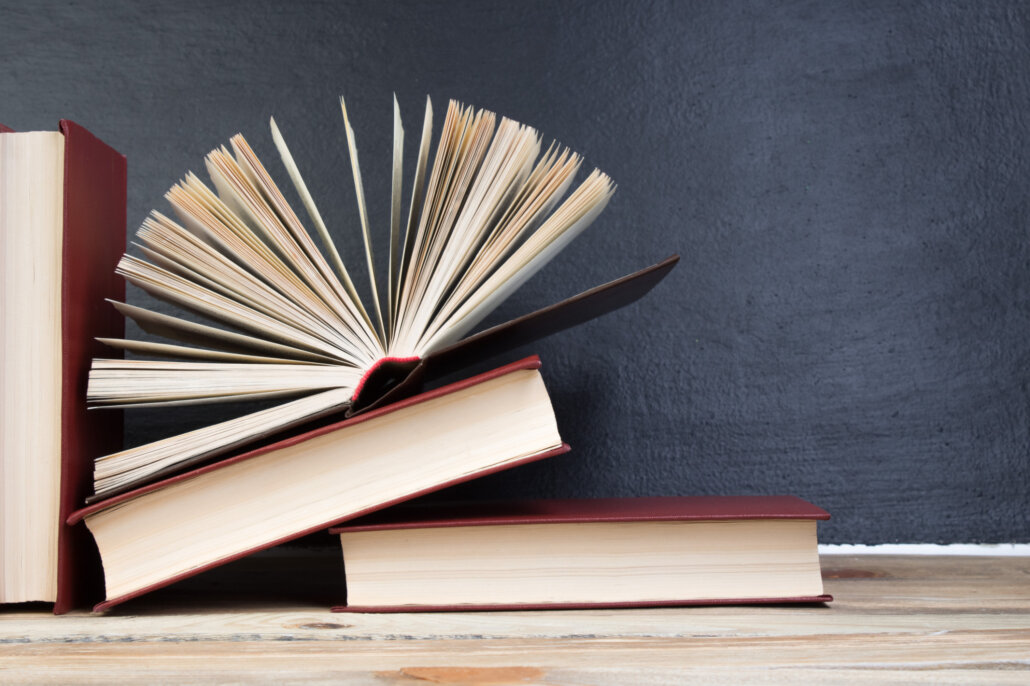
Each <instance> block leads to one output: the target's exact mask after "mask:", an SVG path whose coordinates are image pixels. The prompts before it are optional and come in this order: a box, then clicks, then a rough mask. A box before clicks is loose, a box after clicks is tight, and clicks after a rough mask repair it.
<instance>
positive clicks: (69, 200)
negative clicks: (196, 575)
mask: <svg viewBox="0 0 1030 686" xmlns="http://www.w3.org/2000/svg"><path fill="white" fill-rule="evenodd" d="M59 130H60V134H62V135H63V145H57V146H56V147H53V148H52V149H53V150H55V151H56V154H57V158H56V159H57V160H58V161H59V160H61V156H62V155H63V163H61V167H62V168H61V171H59V172H58V175H57V177H58V178H57V183H58V185H59V189H60V190H59V191H58V192H59V194H60V196H61V197H62V202H61V205H60V207H61V209H60V213H61V214H60V215H59V219H58V221H59V222H60V223H62V224H63V225H62V227H61V230H60V238H59V239H58V241H57V242H55V243H53V244H52V247H53V251H54V253H55V254H48V255H35V256H34V257H33V256H28V255H22V256H21V257H17V258H15V257H12V259H18V260H20V261H22V262H23V263H24V261H25V260H34V259H38V260H40V261H41V262H40V264H43V263H45V262H46V261H48V260H56V262H55V264H57V263H59V265H60V268H59V269H60V285H59V288H60V292H59V298H60V306H59V309H60V315H59V317H60V327H59V329H57V330H56V331H58V332H59V333H58V334H57V335H59V338H60V347H59V353H58V354H57V356H59V358H60V360H59V362H58V361H57V360H56V359H55V360H54V362H53V364H55V365H56V364H59V365H60V377H59V381H58V386H59V388H60V409H59V419H57V420H56V421H55V424H59V425H55V426H44V425H42V424H39V425H35V426H33V428H32V431H38V432H50V434H51V435H59V436H60V439H59V447H58V452H59V453H60V454H59V457H57V456H55V458H54V460H55V462H56V461H57V460H59V461H60V490H59V496H58V500H59V512H55V513H54V518H53V526H55V527H57V540H56V545H57V567H56V576H57V578H56V585H55V588H54V590H55V594H54V596H53V597H52V598H37V599H38V600H53V601H54V612H55V613H59V614H60V613H63V612H67V611H68V610H70V609H72V608H73V607H77V606H79V605H82V604H84V603H87V602H89V601H90V600H91V599H93V598H96V597H99V589H100V574H99V561H98V560H97V554H96V549H95V547H94V546H93V544H92V541H90V539H89V536H85V535H84V532H83V531H81V530H80V529H75V528H72V527H69V526H67V525H65V524H64V521H65V519H66V518H67V516H68V515H69V514H70V513H71V512H72V511H73V510H74V509H75V508H76V507H78V506H79V505H80V504H81V502H82V500H83V498H85V497H86V496H87V495H88V494H89V493H90V492H92V470H93V460H94V458H96V457H97V456H99V455H103V454H105V453H108V452H111V451H113V450H118V449H119V448H120V447H121V444H122V416H121V413H120V412H111V413H92V412H90V413H87V411H86V403H85V398H86V381H87V375H88V370H89V367H90V361H91V359H92V358H93V357H94V356H96V355H100V354H102V353H103V352H104V351H105V350H106V347H105V346H103V345H101V344H99V343H97V342H96V341H95V339H96V338H97V337H119V336H121V335H122V334H123V331H124V322H123V320H122V318H121V317H120V316H119V315H118V313H117V312H112V311H111V308H109V307H107V306H106V304H105V303H104V299H105V298H114V299H119V300H120V299H124V294H125V284H124V282H123V281H122V279H120V278H119V277H117V276H116V275H115V274H114V273H113V269H114V267H115V265H116V264H117V263H118V260H119V258H120V257H121V254H122V253H123V252H124V251H125V201H126V161H125V157H124V156H123V155H121V154H119V153H118V152H117V151H115V150H114V149H112V148H111V147H109V146H108V145H106V144H104V143H103V142H102V141H100V140H99V139H98V138H96V137H95V136H93V135H92V134H91V133H90V132H89V131H87V130H86V129H85V128H83V127H81V126H79V125H78V124H76V123H74V122H72V121H68V120H62V121H61V122H60V127H59ZM0 131H3V132H4V135H5V136H7V135H10V136H12V138H11V139H9V140H10V141H11V143H12V145H11V147H8V148H7V150H8V152H10V153H11V155H10V156H7V155H6V154H5V167H4V169H3V174H4V175H5V176H6V177H7V179H8V181H10V180H11V179H12V178H13V177H12V176H9V175H20V174H23V173H25V171H26V169H24V168H19V167H20V166H21V167H24V162H25V157H24V155H25V151H27V150H31V149H32V148H28V147H22V146H21V145H20V144H18V143H15V142H14V141H15V138H18V137H21V136H23V135H24V136H34V135H37V134H18V133H14V132H13V131H12V130H11V129H9V128H7V127H0ZM18 140H26V139H20V138H18ZM40 150H43V148H40ZM30 161H31V160H30ZM36 162H39V160H36ZM8 165H10V166H8ZM5 187H6V188H15V187H16V186H14V185H8V184H6V183H5ZM17 195H18V196H19V197H16V198H5V199H4V202H5V203H9V206H8V207H6V208H5V209H4V212H5V213H6V215H5V216H6V217H7V219H8V221H11V222H12V223H11V224H10V225H6V223H5V226H4V227H3V230H4V232H5V241H21V240H23V239H21V238H18V236H19V235H24V234H19V233H18V232H24V231H25V230H26V229H28V228H30V227H28V226H27V225H26V224H24V223H23V220H24V217H25V216H27V215H25V214H20V213H19V212H20V211H19V210H18V207H19V206H20V207H22V208H23V209H24V210H25V211H26V212H27V211H29V210H28V205H30V204H32V203H38V202H41V201H40V199H39V198H38V197H36V196H35V195H34V194H32V193H29V194H21V193H17ZM12 211H13V212H14V213H13V214H12ZM60 217H63V219H60ZM31 229H32V231H33V232H38V231H40V230H41V227H40V226H38V225H33V226H32V227H31ZM7 245H8V244H7V243H5V251H6V250H7V248H6V246H7ZM47 250H48V251H49V249H47ZM12 273H13V270H8V272H7V274H8V275H7V278H6V280H5V283H4V288H5V289H11V292H13V293H15V294H19V293H24V291H23V290H22V289H41V288H44V287H45V285H44V286H41V285H40V284H39V283H38V281H35V280H34V279H37V278H40V275H41V274H42V271H41V270H37V271H35V272H34V273H33V274H32V277H31V278H30V279H29V280H28V281H27V282H24V283H16V282H13V281H12V280H11V279H12V277H11V274H12ZM54 287H55V288H56V287H57V284H54ZM57 295H58V294H57V292H56V291H55V292H54V296H55V297H56V296H57ZM15 297H20V295H16V296H15ZM5 302H6V300H5ZM20 316H21V315H20V314H19V313H17V312H15V311H13V309H8V311H7V313H6V314H5V316H4V321H3V328H4V341H3V344H4V346H5V350H6V351H7V352H8V353H11V351H12V350H14V349H15V347H16V346H15V344H14V343H12V342H11V341H10V340H9V337H11V336H17V335H19V334H18V332H19V331H22V332H23V333H24V329H23V328H22V326H21V325H20V324H19V322H18V321H17V319H18V318H19V317H20ZM44 316H46V317H48V318H52V315H51V314H50V313H46V314H45V315H44ZM26 326H30V327H31V326H33V324H31V323H26ZM25 340H27V339H25ZM38 343H39V345H40V347H39V348H37V350H42V349H43V346H45V345H48V344H46V342H45V341H39V342H38ZM24 345H25V342H24V340H23V341H22V347H23V348H24ZM29 345H33V344H32V343H29ZM47 349H49V347H48V348H47ZM55 350H56V348H55ZM40 354H43V353H40ZM18 364H21V363H18ZM46 364H51V363H49V362H47V363H46ZM9 391H10V392H12V393H14V394H15V395H14V396H13V397H14V398H16V397H18V394H20V393H21V392H22V391H19V390H18V388H17V387H16V386H13V385H12V386H5V397H4V398H3V399H2V402H4V403H8V402H17V401H16V400H14V399H13V398H12V397H7V393H8V392H9ZM5 431H9V430H5ZM8 447H9V449H10V450H11V452H12V455H5V456H4V459H5V461H6V460H7V459H8V458H10V459H14V460H17V459H18V457H17V453H18V452H19V451H18V450H17V447H16V446H8ZM33 458H34V459H39V458H40V456H39V455H33ZM26 488H32V485H31V484H26ZM58 515H59V516H58ZM6 552H8V553H10V550H8V551H6Z"/></svg>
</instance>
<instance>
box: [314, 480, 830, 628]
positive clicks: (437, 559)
mask: <svg viewBox="0 0 1030 686" xmlns="http://www.w3.org/2000/svg"><path fill="white" fill-rule="evenodd" d="M824 519H829V514H827V513H826V512H825V511H824V510H822V509H820V508H818V507H816V506H814V505H812V504H810V503H807V502H805V501H804V500H801V499H800V498H795V497H793V496H736V497H667V498H611V499H596V500H536V501H521V502H512V503H486V504H484V503H477V504H468V505H465V506H458V507H451V508H440V507H431V506H420V507H418V508H414V507H411V508H404V507H401V508H394V509H391V510H387V511H384V512H381V513H377V514H375V515H372V516H370V517H367V518H363V519H360V520H357V521H353V522H351V523H349V524H347V525H344V526H340V527H335V528H332V529H330V533H334V534H339V535H340V544H341V546H342V548H343V560H344V568H345V574H346V581H347V603H346V605H341V606H337V607H333V608H332V609H333V611H335V612H443V611H470V610H537V609H576V608H618V607H662V606H680V605H712V604H750V603H823V602H828V601H830V600H832V598H831V597H830V596H828V595H825V594H824V593H823V583H822V577H821V574H820V569H819V554H818V548H817V539H816V523H817V522H818V521H819V520H824Z"/></svg>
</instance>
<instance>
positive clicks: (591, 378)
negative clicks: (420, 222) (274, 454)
mask: <svg viewBox="0 0 1030 686" xmlns="http://www.w3.org/2000/svg"><path fill="white" fill-rule="evenodd" d="M1027 7H1028V6H1027V5H1026V4H1025V3H1020V2H995V1H981V2H969V3H962V4H959V3H943V2H926V3H912V2H850V3H844V2H838V3H833V2H786V3H779V4H778V5H777V4H776V3H753V4H752V3H738V2H723V1H716V2H698V3H688V2H586V1H584V2H550V1H541V2H474V1H469V2H452V3H435V2H383V3H378V2H292V3H281V2H274V1H263V2H250V3H226V2H194V1H192V0H189V1H187V0H180V1H179V2H175V3H149V4H148V3H135V2H133V3H115V2H105V3H51V4H47V5H44V4H43V3H38V2H8V1H4V2H0V65H2V66H0V102H2V107H0V121H4V122H5V123H7V124H9V125H11V126H13V127H15V128H17V129H31V128H42V127H50V126H53V125H55V124H56V121H57V119H58V118H59V117H69V118H73V119H75V120H77V121H79V122H80V123H82V124H84V125H86V126H87V127H89V128H90V129H92V130H93V131H94V132H95V133H97V134H98V135H99V136H101V137H102V138H104V139H105V140H107V141H108V142H110V143H111V144H113V145H114V146H115V147H117V148H118V149H120V150H121V151H123V152H124V153H125V154H127V155H128V158H129V169H130V174H129V223H130V227H129V228H130V229H131V230H135V228H136V227H137V226H138V224H139V222H140V221H141V220H142V219H143V217H144V216H145V215H146V213H147V211H148V210H149V209H150V208H152V207H159V208H160V207H164V204H163V201H162V199H161V198H162V194H163V193H164V191H165V190H166V189H167V188H168V187H169V186H170V185H171V184H172V183H173V182H174V181H175V180H177V179H178V178H179V177H180V176H181V175H182V174H183V173H184V172H185V171H186V170H187V169H196V170H200V169H202V164H201V160H202V157H203V155H204V154H205V153H206V152H207V151H208V150H210V149H211V148H212V147H214V146H216V145H219V144H222V143H224V142H225V141H227V139H228V137H229V136H230V135H231V134H233V133H235V132H237V131H242V132H244V133H245V134H247V136H248V138H249V139H250V140H251V141H252V142H253V143H254V144H255V147H256V148H257V149H258V151H259V153H264V156H265V158H266V162H267V163H268V164H269V166H270V168H271V169H272V170H273V174H277V175H279V176H282V174H281V172H280V168H279V165H278V162H277V161H276V158H275V156H274V155H273V154H272V148H271V145H270V142H269V138H268V134H267V120H268V117H269V116H270V115H274V116H275V117H276V119H277V121H278V122H279V123H280V125H281V126H282V128H283V130H284V133H285V135H286V136H287V138H288V140H289V141H290V142H291V145H292V147H293V148H294V151H295V154H296V155H297V157H298V159H299V161H300V163H301V166H302V168H303V169H305V170H306V173H307V176H308V179H309V181H310V182H311V185H312V188H313V191H314V194H315V196H316V198H318V199H319V201H320V204H321V208H322V210H323V213H324V214H325V215H326V216H327V217H328V218H329V220H330V223H331V224H332V225H333V226H334V227H335V228H336V229H337V230H338V235H339V240H340V242H341V243H343V244H344V245H345V247H346V249H347V250H349V252H350V253H351V255H354V256H356V255H358V254H359V253H356V252H355V251H357V250H358V249H359V245H360V244H359V230H358V228H357V223H356V216H357V215H356V212H355V205H354V199H353V191H352V185H351V178H350V174H349V171H348V169H347V167H346V158H345V148H344V143H343V138H342V126H341V123H340V119H339V114H338V107H337V103H336V97H337V96H338V95H339V94H341V93H343V94H345V95H346V96H347V98H348V104H349V107H350V109H351V111H352V113H353V119H354V126H355V128H356V130H357V135H358V140H359V147H360V149H361V154H362V162H363V165H364V168H365V173H366V188H367V189H368V192H369V194H370V203H371V211H372V214H373V219H374V220H376V221H377V222H378V224H377V226H379V227H380V228H381V227H383V226H384V223H385V216H386V211H387V198H386V188H387V177H386V174H387V162H388V158H389V135H390V116H391V114H390V107H391V103H390V97H391V92H392V91H396V93H397V96H398V98H399V100H400V103H401V106H402V111H403V112H405V113H406V115H407V117H406V118H407V122H408V131H409V140H411V139H413V138H415V137H417V134H415V133H414V132H416V131H417V130H418V125H419V124H418V123H419V121H420V116H421V108H422V103H423V99H424V96H425V95H426V94H427V93H428V94H430V95H431V96H432V97H433V98H434V102H435V104H436V108H437V112H439V113H442V112H443V110H444V107H445V105H446V100H447V98H450V97H453V98H457V99H460V100H463V101H465V102H468V103H472V104H475V105H478V106H482V107H487V108H490V109H493V110H494V111H497V112H500V113H503V114H506V115H509V116H511V117H513V118H515V119H518V120H520V121H524V122H526V123H530V124H532V125H534V126H536V127H538V128H539V129H540V130H541V131H543V132H544V134H545V135H547V136H549V137H552V136H553V137H555V138H557V139H559V140H561V141H562V142H563V143H565V144H567V145H569V146H571V147H572V148H573V149H575V150H578V151H580V152H582V153H584V155H585V156H586V158H587V161H588V163H589V164H591V165H595V166H598V167H600V168H601V169H603V170H605V171H606V172H608V173H609V174H610V175H611V176H612V177H613V178H614V179H615V180H616V181H617V182H618V184H619V190H618V193H617V194H616V196H615V198H614V200H613V202H612V203H611V205H610V206H609V209H608V210H606V212H605V213H604V214H603V215H602V216H601V218H600V219H599V220H598V222H597V223H596V224H595V225H594V226H593V227H592V228H591V230H590V231H589V232H588V233H587V234H585V235H584V236H583V237H582V238H581V239H579V241H578V243H577V244H574V245H573V246H572V247H571V248H570V249H569V250H567V251H566V253H565V254H564V255H563V256H562V257H561V258H560V259H559V260H558V261H557V262H556V263H555V264H553V265H552V266H551V267H550V268H549V269H547V270H546V272H544V273H541V274H540V275H539V276H538V277H537V278H535V280H533V281H532V282H531V283H529V284H528V285H527V286H526V287H524V288H523V289H522V291H520V292H519V293H518V294H517V295H516V296H515V297H514V298H513V299H512V300H511V301H509V302H508V303H507V304H506V305H505V306H504V307H503V308H502V311H501V312H500V313H498V316H497V317H495V318H494V320H493V321H499V320H500V319H502V318H504V317H506V316H511V315H515V314H519V313H522V312H526V311H528V310H530V309H532V308H536V307H539V306H543V305H546V304H549V303H551V302H553V301H555V300H557V299H559V298H561V297H564V296H567V295H570V294H573V293H576V292H578V291H580V290H582V289H584V288H587V287H590V286H593V285H595V284H597V283H599V282H602V281H604V280H607V279H609V278H614V277H617V276H620V275H622V274H624V273H627V272H629V271H632V270H634V269H636V268H639V267H643V266H645V265H648V264H651V263H652V262H655V261H657V260H658V259H660V258H663V257H665V256H666V255H668V254H670V253H672V252H679V253H680V254H682V255H683V261H682V263H681V264H680V266H679V267H678V268H677V270H676V271H675V272H674V273H673V274H672V275H671V277H670V278H669V279H668V280H667V282H666V283H664V284H662V285H661V286H660V287H659V289H658V290H657V291H656V292H655V293H653V294H652V295H651V296H650V297H649V298H648V299H647V300H645V301H643V302H641V303H639V304H638V305H636V306H633V307H631V308H629V309H626V310H624V311H621V312H619V313H617V314H614V315H612V316H609V317H608V318H606V319H604V320H602V321H597V322H593V323H591V324H588V325H586V326H583V327H581V328H579V329H577V330H574V331H571V332H567V333H565V334H563V335H561V336H558V337H556V338H554V339H552V340H548V341H546V342H544V343H541V344H539V345H537V346H536V347H535V348H534V349H533V350H528V351H526V352H527V353H528V352H538V353H540V354H541V356H542V357H543V359H544V363H545V373H546V377H547V380H548V383H549V387H550V389H551V391H552V393H553V396H554V399H555V401H556V403H557V411H558V414H559V421H560V426H561V428H562V430H563V433H564V435H565V437H566V439H567V440H568V441H569V442H570V443H571V444H572V445H573V446H574V451H573V453H571V454H570V455H568V456H567V457H564V458H560V459H558V460H555V461H552V462H550V463H548V464H540V465H536V466H531V467H527V468H524V469H522V470H520V471H518V472H514V473H510V474H508V475H504V476H500V477H495V478H492V479H490V480H488V481H487V482H485V483H481V484H478V485H475V486H470V487H468V488H466V489H464V493H465V494H466V495H476V496H491V497H492V496H499V495H508V494H512V495H548V496H556V495H645V494H701V493H716V494H719V493H725V494H728V493H781V492H791V493H796V494H798V495H801V496H803V497H806V498H809V499H811V500H812V501H814V502H816V503H818V504H820V505H822V506H824V507H826V508H827V509H828V510H830V511H831V512H832V513H833V515H834V519H833V521H832V522H830V523H829V524H828V525H827V526H825V527H824V528H823V531H822V534H823V539H824V540H827V541H831V542H881V541H942V542H946V541H1027V540H1030V521H1028V515H1027V511H1028V496H1027V488H1028V485H1030V466H1028V465H1030V460H1028V426H1030V416H1028V414H1030V398H1028V395H1030V372H1028V370H1027V363H1028V361H1030V353H1028V342H1027V338H1028V333H1030V245H1028V236H1027V224H1028V221H1027V220H1028V217H1030V206H1028V200H1027V192H1026V188H1027V179H1028V176H1030V156H1028V154H1027V153H1028V147H1030V136H1028V134H1030V114H1028V113H1030V66H1028V65H1030V35H1028V33H1030V31H1028V30H1030V13H1028V9H1027ZM410 145H411V146H412V147H413V146H414V143H411V144H410ZM409 168H410V167H409ZM131 297H132V299H133V301H135V302H146V301H145V300H144V298H143V296H142V295H141V294H140V293H139V292H138V291H137V292H135V293H133V294H132V296H131ZM223 412H224V411H223ZM200 419H201V415H200V414H199V413H197V412H195V411H194V412H188V411H171V412H164V413H144V412H139V413H131V414H130V416H129V419H128V423H129V437H130V440H131V441H134V442H136V441H141V440H145V439H152V438H157V437H159V436H161V435H166V434H167V433H170V432H172V431H178V430H181V429H183V428H187V427H189V426H192V425H193V424H195V423H196V422H197V421H200Z"/></svg>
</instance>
